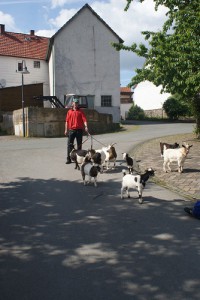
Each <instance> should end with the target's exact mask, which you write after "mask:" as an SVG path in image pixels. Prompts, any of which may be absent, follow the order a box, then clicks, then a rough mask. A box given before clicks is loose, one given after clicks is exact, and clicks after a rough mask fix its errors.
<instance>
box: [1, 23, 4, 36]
mask: <svg viewBox="0 0 200 300" xmlns="http://www.w3.org/2000/svg"><path fill="white" fill-rule="evenodd" d="M4 33H5V25H4V24H0V34H4Z"/></svg>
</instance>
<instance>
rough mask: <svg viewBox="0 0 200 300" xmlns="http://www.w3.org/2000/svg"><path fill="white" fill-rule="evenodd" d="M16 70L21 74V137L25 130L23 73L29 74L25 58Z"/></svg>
mask: <svg viewBox="0 0 200 300" xmlns="http://www.w3.org/2000/svg"><path fill="white" fill-rule="evenodd" d="M18 72H19V73H21V74H22V124H23V137H25V136H26V130H25V113H24V74H30V72H29V71H28V70H27V67H26V62H25V60H22V66H21V70H20V71H18Z"/></svg>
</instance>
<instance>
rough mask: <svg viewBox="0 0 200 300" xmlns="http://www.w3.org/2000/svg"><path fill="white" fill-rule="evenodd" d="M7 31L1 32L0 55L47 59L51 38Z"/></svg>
mask: <svg viewBox="0 0 200 300" xmlns="http://www.w3.org/2000/svg"><path fill="white" fill-rule="evenodd" d="M31 33H32V34H23V33H14V32H6V31H4V32H3V33H1V34H0V55H2V56H13V57H22V58H30V59H41V60H46V57H47V52H48V45H49V38H46V37H40V36H37V35H35V34H34V31H31Z"/></svg>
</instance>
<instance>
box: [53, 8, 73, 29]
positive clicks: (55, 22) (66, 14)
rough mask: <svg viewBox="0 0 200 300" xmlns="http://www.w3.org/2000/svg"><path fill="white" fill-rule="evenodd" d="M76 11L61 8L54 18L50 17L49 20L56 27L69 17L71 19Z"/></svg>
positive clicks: (60, 25)
mask: <svg viewBox="0 0 200 300" xmlns="http://www.w3.org/2000/svg"><path fill="white" fill-rule="evenodd" d="M76 12H77V9H74V8H72V9H62V10H61V11H60V13H59V15H58V16H57V17H56V18H55V19H50V20H49V22H50V23H51V24H52V25H53V26H55V27H56V28H57V29H59V28H60V27H62V26H63V25H64V24H65V23H66V22H67V21H68V20H69V19H71V18H72V17H73V16H74V15H75V14H76Z"/></svg>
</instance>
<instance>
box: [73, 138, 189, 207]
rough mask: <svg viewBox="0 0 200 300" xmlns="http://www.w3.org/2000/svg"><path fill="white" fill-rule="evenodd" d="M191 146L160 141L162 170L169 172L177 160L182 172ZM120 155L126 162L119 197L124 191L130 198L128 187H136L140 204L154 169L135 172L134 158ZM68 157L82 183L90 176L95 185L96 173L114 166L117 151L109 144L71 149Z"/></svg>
mask: <svg viewBox="0 0 200 300" xmlns="http://www.w3.org/2000/svg"><path fill="white" fill-rule="evenodd" d="M191 147H192V145H189V144H188V143H185V142H184V143H183V145H182V146H179V144H178V143H174V144H169V143H163V142H160V150H161V156H162V157H163V159H164V162H163V171H164V172H168V171H169V172H170V171H171V168H170V163H171V162H177V164H178V172H179V173H182V172H183V166H184V162H185V159H186V157H187V155H188V153H189V150H190V148H191ZM122 156H123V159H124V160H125V162H126V165H127V171H126V170H125V169H124V170H123V171H122V172H123V178H122V186H121V199H123V197H124V196H123V194H124V192H126V194H127V196H128V198H130V193H129V189H136V190H137V191H138V195H139V200H138V201H139V203H140V204H142V203H143V199H142V191H143V189H144V187H145V184H146V182H147V181H148V179H149V177H150V176H154V170H153V169H152V168H149V169H147V170H145V172H144V173H143V174H139V173H138V172H136V170H134V159H133V158H132V157H131V156H130V155H129V154H128V153H122ZM70 158H71V161H72V162H74V163H75V169H78V170H80V171H81V175H82V179H83V183H84V185H86V184H87V182H86V176H87V177H88V181H89V182H90V181H91V179H92V178H93V179H94V186H95V187H96V186H97V175H98V173H102V172H103V169H104V168H106V169H107V170H108V169H109V165H110V163H111V162H112V163H113V167H114V168H115V164H116V159H117V153H116V150H115V147H114V144H111V145H108V146H104V147H102V148H101V149H98V150H94V149H90V150H83V149H82V150H77V149H73V150H72V151H71V153H70ZM166 168H167V169H166Z"/></svg>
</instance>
